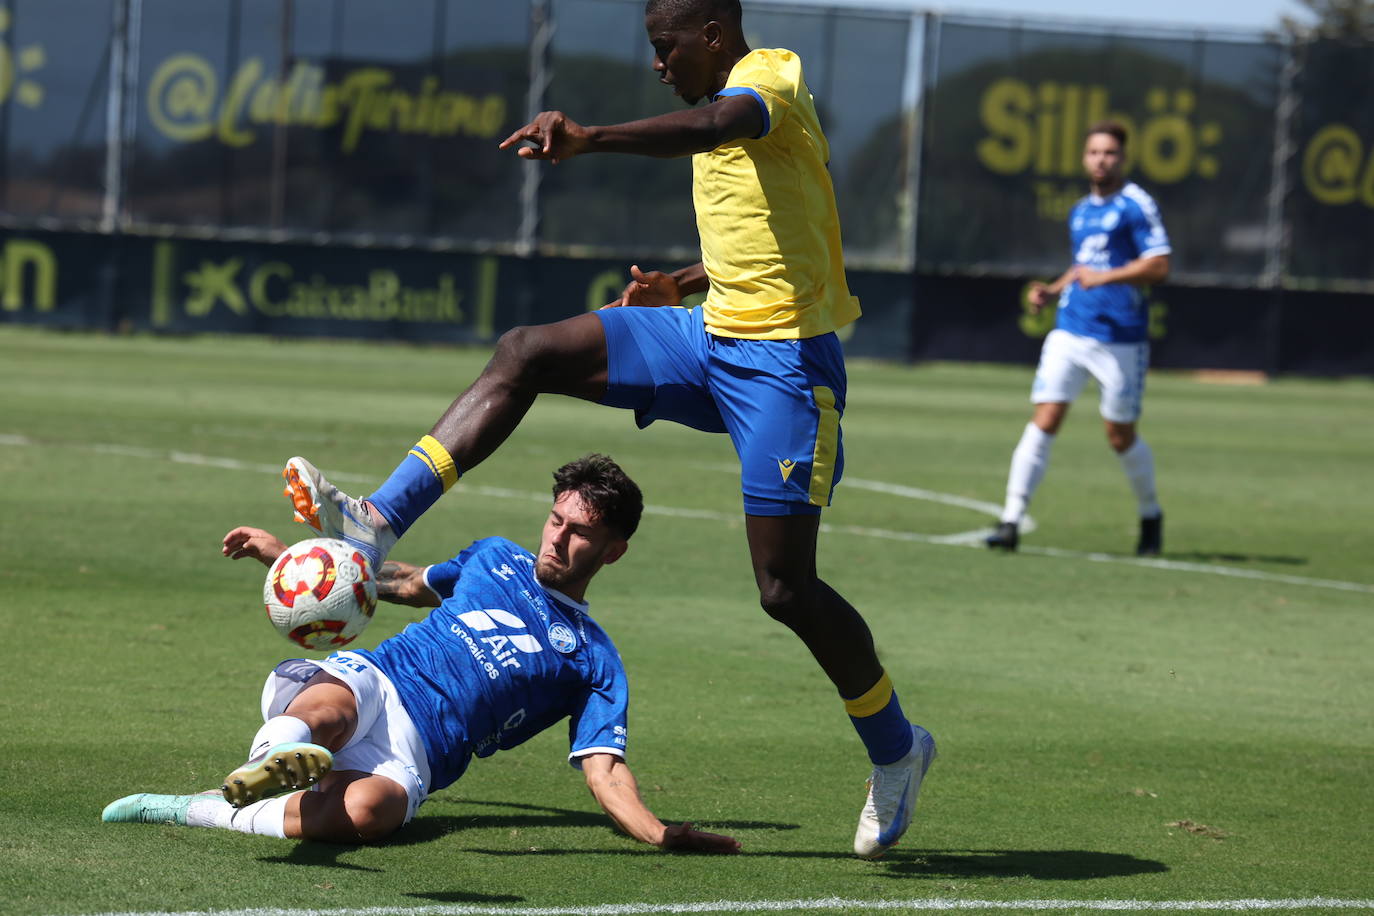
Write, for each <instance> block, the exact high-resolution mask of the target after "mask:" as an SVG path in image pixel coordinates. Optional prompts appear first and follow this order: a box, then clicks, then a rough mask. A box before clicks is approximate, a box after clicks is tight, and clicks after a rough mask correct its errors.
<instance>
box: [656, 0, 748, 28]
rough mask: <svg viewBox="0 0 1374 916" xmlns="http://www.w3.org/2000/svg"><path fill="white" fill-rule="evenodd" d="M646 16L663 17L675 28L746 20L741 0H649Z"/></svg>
mask: <svg viewBox="0 0 1374 916" xmlns="http://www.w3.org/2000/svg"><path fill="white" fill-rule="evenodd" d="M644 15H645V16H646V17H647V16H663V17H665V18H666V19H667V20H668V22H669V23H671V24H672V25H673V27H674V28H684V27H687V26H693V25H699V24H704V23H707V22H710V21H711V20H713V19H714V20H716V21H717V22H720V21H722V20H727V21H730V22H734V23H736V24H738V23H739V22H740V21H741V20H743V18H744V11H743V10H741V9H740V5H739V0H647V2H646V3H645V4H644Z"/></svg>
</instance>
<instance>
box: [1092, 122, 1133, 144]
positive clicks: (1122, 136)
mask: <svg viewBox="0 0 1374 916" xmlns="http://www.w3.org/2000/svg"><path fill="white" fill-rule="evenodd" d="M1093 134H1106V135H1107V136H1109V137H1115V138H1116V142H1117V143H1119V144H1120V145H1121V148H1122V149H1125V148H1126V125H1125V124H1122V123H1121V122H1120V121H1098V122H1097V123H1096V124H1094V125H1093V126H1092V127H1089V128H1088V131H1087V133H1085V134H1083V142H1084V143H1087V142H1088V138H1089V137H1091V136H1092V135H1093Z"/></svg>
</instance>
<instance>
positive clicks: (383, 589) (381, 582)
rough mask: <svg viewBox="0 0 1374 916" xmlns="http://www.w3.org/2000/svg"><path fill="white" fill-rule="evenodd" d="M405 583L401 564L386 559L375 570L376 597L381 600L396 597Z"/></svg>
mask: <svg viewBox="0 0 1374 916" xmlns="http://www.w3.org/2000/svg"><path fill="white" fill-rule="evenodd" d="M405 583H406V576H405V574H404V573H403V572H401V564H400V563H393V562H391V561H390V560H388V561H387V562H385V563H383V564H382V568H381V569H379V570H377V597H378V598H381V599H383V600H390V599H393V598H398V597H400V596H401V594H402V586H404V585H405Z"/></svg>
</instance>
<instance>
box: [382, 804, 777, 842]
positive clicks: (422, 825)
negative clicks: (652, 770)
mask: <svg viewBox="0 0 1374 916" xmlns="http://www.w3.org/2000/svg"><path fill="white" fill-rule="evenodd" d="M448 805H449V807H453V808H459V809H462V810H464V811H465V812H469V811H470V812H472V813H463V814H455V815H450V814H439V815H429V816H427V817H417V818H416V819H415V820H413V821H411V822H410V823H409V824H407V825H406V826H405V827H404V828H402V829H401V830H398V831H397V832H396V833H395V834H393V835H392V836H391V837H389V838H388V839H387V840H386V844H387V845H389V846H410V845H415V844H419V843H432V842H434V841H435V840H438V839H441V838H443V837H445V836H447V835H449V834H451V833H458V832H461V831H464V830H492V829H503V830H523V829H525V828H536V827H605V828H606V829H608V830H609V829H611V826H610V819H609V818H607V817H606V815H605V814H603V813H601V812H600V811H575V810H572V809H570V808H551V807H549V806H548V805H531V804H525V803H523V802H497V801H476V800H473V799H462V800H453V801H450V802H449V803H448ZM474 809H476V810H474ZM482 809H487V810H482ZM492 809H506V810H502V811H497V810H492ZM667 823H670V824H671V823H678V821H675V820H674V819H673V818H671V817H669V818H668V820H667ZM698 826H699V827H700V828H701V829H702V830H709V831H712V832H725V833H728V832H730V831H731V830H797V829H798V828H799V827H800V825H799V824H777V823H772V822H766V821H717V820H712V821H710V822H709V823H701V824H698Z"/></svg>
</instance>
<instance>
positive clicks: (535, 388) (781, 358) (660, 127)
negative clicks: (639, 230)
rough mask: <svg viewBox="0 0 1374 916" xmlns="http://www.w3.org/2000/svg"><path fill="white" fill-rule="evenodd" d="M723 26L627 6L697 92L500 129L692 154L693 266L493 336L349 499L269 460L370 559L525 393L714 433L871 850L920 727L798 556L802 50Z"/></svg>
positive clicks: (690, 13)
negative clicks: (482, 362)
mask: <svg viewBox="0 0 1374 916" xmlns="http://www.w3.org/2000/svg"><path fill="white" fill-rule="evenodd" d="M740 20H741V11H740V6H739V2H738V0H649V2H648V3H647V4H646V5H645V27H646V29H647V31H648V37H649V42H650V43H651V44H652V45H653V48H654V63H653V68H654V71H655V72H656V73H657V74H658V76H659V81H660V82H662V83H664V84H665V85H668V86H671V87H673V91H674V93H675V94H676V95H678V96H681V97H682V99H683V100H684V101H685V102H686V103H687V104H688V105H691V106H696V105H697V103H698V102H699V101H701V100H703V99H704V100H706V102H707V104H705V105H702V106H699V107H693V108H691V109H690V110H687V111H675V112H671V113H668V114H663V115H659V116H656V117H652V118H646V119H644V120H640V121H633V122H630V123H625V124H616V125H610V126H599V127H597V126H584V125H582V124H579V123H577V122H576V121H573V120H572V119H571V118H569V117H567V116H566V115H564V114H563V113H562V112H557V111H546V112H543V113H542V114H540V115H539V116H538V117H537V118H535V119H534V120H533V121H532V122H531V123H529V124H527V125H525V126H524V127H522V128H520V129H519V130H517V131H516V132H515V133H513V134H512V135H511V136H510V137H508V138H507V139H506V140H505V141H504V142H502V143H501V147H502V148H503V149H510V148H512V147H517V148H518V149H517V152H518V155H520V156H521V157H523V158H525V159H543V160H548V161H550V162H552V163H559V162H563V161H565V160H567V159H571V158H572V157H574V156H578V155H581V154H584V153H594V152H618V153H636V154H640V155H645V156H658V157H676V156H688V155H691V156H693V199H694V203H695V205H696V214H697V229H698V234H699V235H700V238H701V249H702V259H701V263H698V264H695V265H692V266H691V267H687V268H684V269H682V270H678V271H676V272H674V273H671V274H667V273H661V272H658V271H653V272H647V273H646V272H643V271H641V270H640V269H639V267H638V266H635V267H632V268H631V270H630V272H631V276H632V277H633V280H632V282H631V283H630V284H629V286H628V287H626V289H625V292H624V294H623V295H622V297H621V299H620V300H619V302H617V303H613V305H616V306H619V307H616V308H607V309H603V310H601V311H599V312H594V313H589V314H583V315H579V316H577V317H575V318H569V319H567V320H565V321H560V322H557V323H555V324H551V325H543V326H538V327H526V328H516V329H514V330H512V331H510V332H508V333H507V334H505V335H503V336H502V338H501V340H500V341H499V343H498V344H497V348H496V353H495V355H494V356H493V357H492V359H491V362H490V363H488V365H487V367H486V369H485V370H484V371H483V372H482V374H481V376H480V377H479V378H478V379H477V381H475V382H474V383H473V384H472V385H471V386H470V387H469V388H468V389H467V390H466V391H465V392H463V393H462V394H461V395H459V396H458V398H457V400H455V401H454V402H453V404H452V405H451V406H450V407H449V409H448V411H447V412H446V413H445V414H444V415H443V416H442V417H441V418H440V419H439V421H438V423H436V424H435V426H434V427H433V429H431V430H430V434H429V435H427V436H425V437H424V438H422V439H421V440H420V441H419V442H418V443H416V445H415V447H414V448H412V449H411V450H410V452H409V454H408V455H407V456H406V457H405V458H404V459H403V460H402V462H401V464H400V465H398V466H397V468H396V470H395V471H394V472H393V473H392V475H391V477H390V478H389V479H388V480H387V481H386V482H385V483H384V484H383V485H382V487H381V489H379V490H377V491H376V492H375V493H373V494H372V495H371V496H369V497H367V499H365V500H357V499H353V498H351V497H348V496H345V495H344V494H342V493H340V492H339V491H338V490H337V489H336V488H335V487H334V486H333V485H332V484H330V483H329V482H328V481H327V480H325V479H324V477H322V476H321V475H320V473H319V471H317V470H316V469H315V468H314V467H313V466H311V465H310V464H309V463H308V462H306V461H304V460H303V459H300V458H293V459H291V461H290V462H289V463H288V465H287V468H286V471H285V476H286V478H287V481H288V487H287V493H288V495H290V496H291V497H292V500H293V502H294V503H295V506H296V510H297V514H298V516H299V517H300V518H301V519H302V520H303V521H305V522H307V523H308V524H310V525H311V527H313V528H314V529H315V530H316V531H318V532H321V533H325V534H328V535H330V536H335V537H343V538H345V539H346V540H349V541H350V542H352V543H354V544H356V545H357V546H358V547H360V548H361V549H363V550H365V551H370V552H371V553H372V554H373V555H374V556H381V555H385V553H386V552H387V551H388V550H389V549H390V547H391V545H392V544H394V543H395V542H396V539H397V538H399V537H400V536H401V535H403V534H404V533H405V531H406V529H407V528H409V527H410V525H411V524H412V523H413V522H414V521H415V520H416V519H417V518H419V517H420V515H421V514H423V513H424V512H425V510H426V509H428V508H429V506H430V505H432V504H433V503H434V502H435V501H436V500H437V499H438V498H439V497H440V496H441V495H443V493H444V492H445V491H446V490H447V489H448V488H449V487H451V486H452V485H453V483H454V482H455V481H456V480H457V479H458V475H459V474H460V473H462V472H466V471H469V470H471V469H472V468H474V467H476V466H477V464H478V463H480V462H481V461H482V460H483V459H485V458H486V457H487V456H489V455H490V454H491V453H492V452H493V451H494V450H495V449H496V448H497V447H498V446H499V445H500V444H501V443H502V442H503V441H505V439H506V437H507V436H509V435H510V433H511V432H512V431H513V430H514V429H515V427H516V425H517V424H518V423H519V422H520V420H521V418H523V417H524V415H525V413H526V412H527V411H528V410H529V408H530V406H531V404H533V402H534V399H535V396H536V395H538V394H542V393H553V394H564V395H572V396H574V397H579V398H584V399H586V400H589V401H596V402H598V403H602V404H607V405H610V406H614V407H622V408H629V409H632V410H634V411H635V414H636V420H637V422H638V424H639V425H640V426H641V427H643V426H647V425H648V424H649V423H651V422H653V421H654V420H657V419H667V420H673V421H675V422H678V423H682V424H685V425H687V426H691V427H694V428H696V429H700V430H704V431H707V432H717V433H722V432H723V433H728V434H729V435H730V438H731V441H732V443H733V444H734V446H735V450H736V452H737V453H738V455H739V458H740V464H741V469H742V473H741V477H742V481H741V483H742V489H743V491H744V511H745V531H746V535H747V538H748V542H749V551H750V555H751V558H752V561H753V568H754V577H755V581H756V583H757V585H758V589H759V596H760V603H761V604H762V606H763V608H764V610H765V611H767V613H768V614H769V615H771V616H772V617H774V618H775V619H777V620H779V621H781V622H782V623H783V624H785V625H786V626H788V627H789V628H790V629H792V631H793V632H795V633H796V634H797V635H798V636H799V637H800V638H801V639H802V641H803V642H804V643H805V644H806V647H807V648H808V649H809V650H810V651H811V653H812V655H813V656H814V657H815V659H816V661H817V662H818V663H819V664H820V666H821V668H822V669H823V670H824V671H825V673H826V675H827V676H829V678H830V680H831V682H832V683H834V685H835V687H836V689H837V690H838V692H839V694H840V697H841V699H842V700H843V703H844V708H845V710H846V711H847V712H848V714H849V716H850V719H851V721H852V723H853V725H854V728H855V729H856V731H857V732H858V733H859V737H860V738H861V739H862V741H863V743H864V746H865V747H866V749H867V751H868V756H869V758H870V761H871V763H872V771H871V772H872V775H871V779H870V784H869V792H868V798H867V801H866V802H865V804H864V807H863V810H862V811H861V813H860V816H859V826H858V829H857V831H856V833H855V838H854V850H855V852H856V853H857V854H858V855H860V856H863V857H866V858H872V857H876V856H880V855H882V854H883V853H884V852H885V851H886V850H887V849H888V848H889V847H890V846H892V844H894V843H895V842H897V839H898V838H899V837H900V836H901V835H902V834H903V832H904V831H905V830H906V828H907V826H908V824H909V823H910V821H911V815H912V810H913V808H914V806H915V804H916V799H917V794H918V792H919V791H920V786H921V781H922V778H923V776H924V775H925V772H926V769H927V767H929V766H930V763H931V761H932V760H933V759H934V757H935V742H934V739H933V738H931V736H930V733H929V732H927V731H926V730H925V729H924V728H921V727H920V726H919V725H912V724H911V723H910V722H908V721H907V718H906V716H905V714H904V713H903V711H902V707H901V705H900V703H899V702H898V700H897V695H896V692H895V691H894V689H893V686H892V682H891V680H889V678H888V675H887V674H886V672H885V671H884V670H883V667H882V665H881V663H880V662H879V661H878V656H877V652H876V650H875V648H874V643H873V636H872V634H871V632H870V631H869V629H868V625H867V624H866V623H865V622H864V619H863V618H862V617H861V616H860V615H859V613H858V611H856V610H855V609H854V608H853V607H852V606H851V605H850V604H849V603H848V602H847V601H845V600H844V599H843V598H841V597H840V595H839V594H837V593H836V592H835V590H834V589H832V588H831V587H830V586H829V585H827V584H826V583H825V582H824V581H823V580H822V579H821V578H820V577H819V575H818V574H817V571H816V537H817V532H818V531H819V528H820V512H821V509H822V507H824V506H827V505H829V504H830V495H831V491H832V489H833V488H834V486H835V484H836V483H837V482H838V481H839V479H840V474H841V471H842V469H843V466H844V452H843V448H842V444H841V437H840V417H841V415H842V414H843V413H844V405H845V389H846V378H845V368H844V357H843V353H842V352H841V349H840V344H839V340H838V339H837V337H836V335H835V331H836V330H838V329H839V328H842V327H844V326H845V325H847V324H849V323H850V322H852V321H853V320H854V319H855V318H857V317H858V316H859V304H858V300H857V299H856V298H855V297H853V296H851V295H850V293H849V287H848V284H847V282H846V280H845V274H844V255H843V252H842V250H841V246H840V226H839V215H838V212H837V210H836V207H835V194H834V189H833V187H832V185H831V182H830V175H829V172H828V170H827V161H828V159H829V144H828V143H827V142H826V139H825V135H824V134H823V133H822V132H821V128H820V123H819V121H818V120H817V117H816V109H815V105H814V103H813V101H812V98H811V93H810V91H809V90H808V89H807V87H806V83H805V82H804V80H803V78H802V67H801V61H800V59H798V57H797V56H796V55H795V54H793V53H792V52H791V51H786V50H757V51H752V50H750V48H749V46H748V44H747V43H746V42H745V39H744V31H743V27H742V25H741V21H740ZM525 143H528V144H530V145H528V146H524V145H522V144H525ZM653 203H654V202H653V201H646V202H645V211H646V216H647V215H648V214H649V212H650V211H651V210H652V207H653ZM696 292H706V293H707V296H706V301H705V304H704V305H703V306H699V307H697V308H695V309H691V310H688V309H684V308H671V307H669V306H677V305H679V304H680V303H681V302H682V298H683V297H684V296H686V295H689V294H691V293H696Z"/></svg>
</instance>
